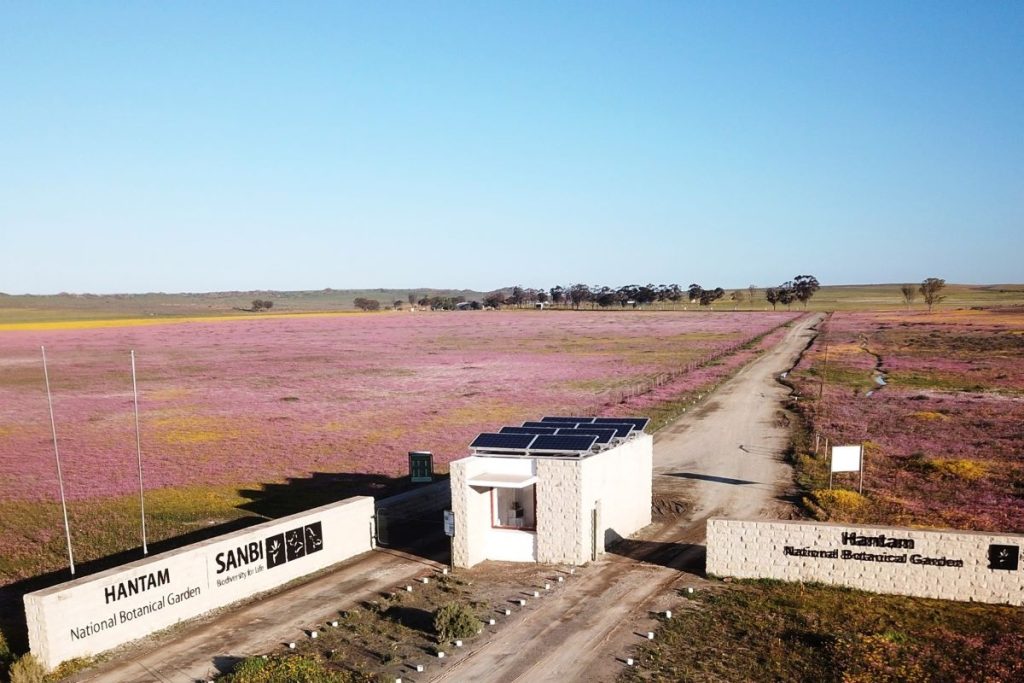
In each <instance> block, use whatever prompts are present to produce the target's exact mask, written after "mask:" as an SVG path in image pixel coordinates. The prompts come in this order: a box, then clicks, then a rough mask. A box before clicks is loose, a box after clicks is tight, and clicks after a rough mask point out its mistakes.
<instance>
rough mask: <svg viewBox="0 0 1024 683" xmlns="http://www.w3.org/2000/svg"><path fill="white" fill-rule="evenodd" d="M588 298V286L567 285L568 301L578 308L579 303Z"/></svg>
mask: <svg viewBox="0 0 1024 683" xmlns="http://www.w3.org/2000/svg"><path fill="white" fill-rule="evenodd" d="M589 300H590V287H587V286H586V285H584V284H575V285H569V302H570V303H571V304H572V307H573V308H576V309H578V308H579V307H580V304H582V303H583V302H585V301H589Z"/></svg>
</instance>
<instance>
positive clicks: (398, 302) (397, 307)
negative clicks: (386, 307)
mask: <svg viewBox="0 0 1024 683" xmlns="http://www.w3.org/2000/svg"><path fill="white" fill-rule="evenodd" d="M404 305H405V302H404V301H402V300H401V299H395V301H394V302H393V303H392V304H391V308H393V309H395V310H396V311H400V310H402V306H404Z"/></svg>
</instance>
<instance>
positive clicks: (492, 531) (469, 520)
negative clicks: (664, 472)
mask: <svg viewBox="0 0 1024 683" xmlns="http://www.w3.org/2000/svg"><path fill="white" fill-rule="evenodd" d="M647 422H648V420H647V418H593V417H546V418H544V419H543V420H542V421H540V422H527V423H525V424H524V425H523V426H521V427H503V428H502V429H501V430H500V431H499V432H496V433H492V434H481V435H480V436H478V437H477V438H476V439H475V440H474V441H473V443H472V444H471V446H470V448H471V449H472V451H473V455H471V456H470V457H467V458H463V459H461V460H455V461H453V462H452V463H451V464H450V472H451V487H452V510H453V512H454V517H455V536H454V538H453V548H452V561H453V564H454V565H455V566H457V567H471V566H473V565H475V564H477V563H479V562H482V561H484V560H504V561H510V562H545V563H567V564H574V565H579V564H585V563H586V562H589V561H591V560H595V559H597V557H598V556H599V555H601V554H603V553H604V550H605V545H606V544H610V543H612V542H614V541H616V540H618V539H619V538H623V537H626V536H629V535H630V534H633V533H635V532H636V531H638V530H640V529H642V528H643V527H645V526H647V525H649V524H650V523H651V482H652V474H653V470H652V467H653V455H654V450H653V438H652V437H651V436H650V435H649V434H646V433H644V431H643V430H644V427H645V426H646V425H647Z"/></svg>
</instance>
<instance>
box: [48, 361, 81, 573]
mask: <svg viewBox="0 0 1024 683" xmlns="http://www.w3.org/2000/svg"><path fill="white" fill-rule="evenodd" d="M39 349H40V351H42V352H43V378H44V379H45V380H46V403H47V404H48V405H49V406H50V431H51V432H52V433H53V455H54V457H55V458H56V460H57V483H58V484H59V486H60V507H61V510H63V512H64V537H65V538H66V539H67V542H68V564H69V565H70V566H71V575H72V576H74V575H75V556H74V554H73V553H72V552H71V527H70V525H69V524H68V504H67V501H66V500H65V498H64V475H63V474H61V471H60V451H59V450H58V449H57V422H56V420H54V419H53V397H52V396H51V395H50V373H49V371H48V370H47V369H46V347H45V346H40V347H39Z"/></svg>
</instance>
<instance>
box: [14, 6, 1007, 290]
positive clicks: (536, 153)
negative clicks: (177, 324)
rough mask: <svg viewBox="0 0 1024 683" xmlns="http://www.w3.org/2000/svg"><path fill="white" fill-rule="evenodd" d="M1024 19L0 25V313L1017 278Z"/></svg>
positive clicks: (323, 18) (703, 11) (635, 10)
mask: <svg viewBox="0 0 1024 683" xmlns="http://www.w3.org/2000/svg"><path fill="white" fill-rule="evenodd" d="M1022 36H1024V3H1020V2H995V1H993V2H981V3H979V2H960V3H946V2H932V1H930V2H856V3H845V4H844V3H822V2H771V3H768V2H749V3H748V2H621V3H618V2H616V3H611V2H579V3H553V2H508V3H493V2H467V3H457V2H444V3H433V2H417V3H412V2H409V3H346V4H342V3H323V4H320V3H257V2H246V3H242V2H218V3H213V2H210V3H199V2H194V3H192V2H175V3H167V2H165V3H156V2H133V3H121V2H118V3H102V2H89V3H77V2H76V3H66V4H64V3H57V2H53V3H20V4H14V3H4V4H3V5H0V93H2V97H0V233H2V235H3V239H2V242H0V291H3V292H7V293H25V292H31V293H52V292H59V291H71V292H97V293H105V292H144V291H168V292H179V291H213V290H236V289H243V290H246V289H322V288H325V287H333V288H348V287H428V286H429V287H469V288H475V289H483V290H486V289H492V288H496V287H499V286H504V285H511V284H517V283H518V284H522V285H524V286H535V287H550V286H552V285H555V284H563V285H564V284H568V283H570V282H586V283H589V284H609V285H620V284H627V283H633V282H641V283H643V282H654V283H670V282H676V283H680V284H683V285H684V286H685V285H687V284H689V283H690V282H699V283H701V284H704V285H705V286H724V287H734V286H744V285H746V284H749V283H754V284H758V285H771V284H776V283H778V282H781V281H783V280H786V279H789V278H790V277H792V276H793V275H796V274H799V273H813V274H815V275H817V276H818V278H819V279H820V280H821V281H822V282H823V283H825V284H851V283H867V282H904V281H911V282H913V281H920V280H921V279H923V278H925V277H928V276H937V277H944V278H945V279H946V280H948V281H950V282H979V283H994V282H1022V281H1024V265H1022V263H1024V38H1022Z"/></svg>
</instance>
